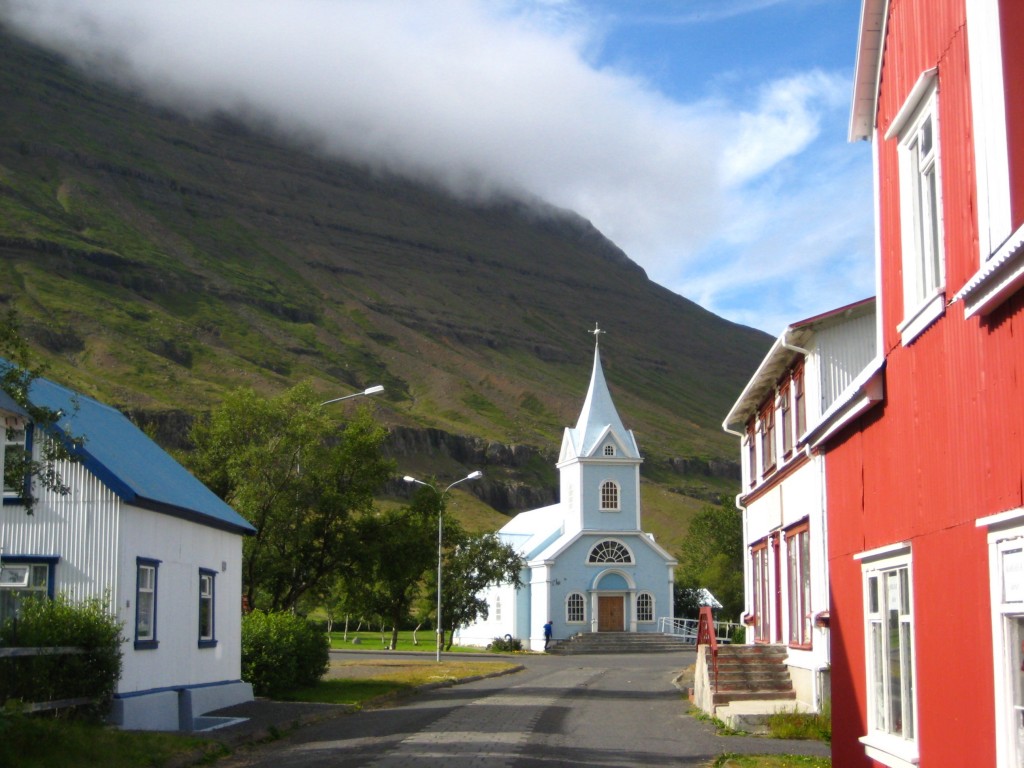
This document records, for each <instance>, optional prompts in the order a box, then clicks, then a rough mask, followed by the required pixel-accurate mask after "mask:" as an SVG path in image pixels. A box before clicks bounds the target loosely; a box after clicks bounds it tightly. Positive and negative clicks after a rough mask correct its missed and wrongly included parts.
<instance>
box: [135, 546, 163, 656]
mask: <svg viewBox="0 0 1024 768" xmlns="http://www.w3.org/2000/svg"><path fill="white" fill-rule="evenodd" d="M146 573H152V575H153V578H152V581H151V583H150V580H148V579H144V578H143V576H144V574H146ZM159 576H160V561H159V560H153V559H152V558H148V557H137V558H136V559H135V649H136V650H147V649H150V648H156V647H157V646H158V645H159V644H160V642H159V640H158V639H157V623H156V619H157V604H158V599H157V598H158V596H159V583H160V581H159ZM143 598H145V602H148V604H149V605H148V607H147V606H144V605H143V603H144V599H143ZM145 613H149V629H148V631H146V630H144V629H142V627H143V626H145V624H144V622H143V618H144V614H145Z"/></svg>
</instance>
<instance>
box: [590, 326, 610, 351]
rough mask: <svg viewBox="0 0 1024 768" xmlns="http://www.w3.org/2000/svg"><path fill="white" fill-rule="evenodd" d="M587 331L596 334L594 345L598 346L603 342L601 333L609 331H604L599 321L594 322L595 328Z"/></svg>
mask: <svg viewBox="0 0 1024 768" xmlns="http://www.w3.org/2000/svg"><path fill="white" fill-rule="evenodd" d="M587 333H592V334H594V346H597V345H599V344H600V343H601V334H602V333H608V331H602V330H601V328H600V326H599V325H598V324H597V323H594V330H592V331H587Z"/></svg>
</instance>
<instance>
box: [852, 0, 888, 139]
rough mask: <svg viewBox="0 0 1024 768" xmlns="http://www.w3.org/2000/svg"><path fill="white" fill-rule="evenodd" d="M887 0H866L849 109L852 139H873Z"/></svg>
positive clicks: (859, 33) (858, 35)
mask: <svg viewBox="0 0 1024 768" xmlns="http://www.w3.org/2000/svg"><path fill="white" fill-rule="evenodd" d="M888 5H889V2H888V0H863V2H862V4H861V8H860V29H859V31H858V34H857V61H856V64H855V65H854V74H853V106H852V109H851V110H850V129H849V135H848V138H849V140H850V141H870V140H871V139H872V137H873V135H874V129H875V115H876V114H877V109H878V84H879V78H880V76H881V71H882V48H883V45H884V41H885V19H886V16H887V13H886V11H887V9H888Z"/></svg>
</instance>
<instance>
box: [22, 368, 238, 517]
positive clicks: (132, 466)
mask: <svg viewBox="0 0 1024 768" xmlns="http://www.w3.org/2000/svg"><path fill="white" fill-rule="evenodd" d="M29 397H30V398H31V400H32V402H33V403H35V404H36V405H39V406H43V407H46V408H49V409H51V410H54V411H60V412H61V416H60V419H59V420H58V423H57V425H56V431H57V432H59V433H60V435H61V437H63V438H67V437H69V436H70V437H72V438H82V440H83V442H82V443H81V445H77V446H72V450H73V451H74V453H75V454H77V455H78V457H79V459H80V460H81V461H82V463H83V465H84V466H85V468H86V469H88V470H89V471H90V472H92V473H93V474H94V475H96V476H97V477H98V478H99V479H100V480H101V481H102V482H103V483H104V484H105V485H107V486H108V487H109V488H110V489H111V490H112V491H113V492H114V493H116V494H117V495H118V496H119V497H120V498H121V499H122V500H123V501H124V502H125V503H127V504H132V505H134V506H137V507H143V508H145V509H151V510H154V511H156V512H163V513H165V514H169V515H173V516H175V517H181V518H184V519H186V520H191V521H192V522H196V523H201V524H203V525H208V526H211V527H213V528H221V529H224V530H229V531H234V532H236V533H246V534H251V533H255V531H256V529H255V528H253V526H252V525H251V524H250V523H249V521H247V520H246V519H245V518H244V517H242V516H241V515H240V514H238V513H237V512H236V511H235V510H234V509H232V508H231V507H230V506H228V504H226V503H225V502H224V501H223V500H222V499H221V498H220V497H219V496H217V494H215V493H214V492H213V491H211V490H210V489H209V488H207V487H206V486H205V485H203V484H202V483H201V482H200V481H199V480H198V479H197V478H196V477H195V476H194V475H192V474H191V473H190V472H189V471H188V470H187V469H185V468H184V467H183V466H181V464H179V463H178V462H177V461H175V460H174V459H173V458H172V457H171V456H170V454H168V453H167V452H166V451H164V450H163V448H161V447H160V446H158V445H157V444H156V443H154V442H153V441H152V440H150V439H149V438H148V437H147V436H146V435H145V433H143V432H142V430H140V429H139V428H138V427H136V426H135V425H134V424H132V423H131V421H129V420H128V419H127V418H126V417H125V416H124V415H123V414H122V413H121V412H119V411H118V410H116V409H114V408H111V407H110V406H109V405H104V404H103V403H100V402H98V401H96V400H93V399H92V398H90V397H86V396H85V395H80V394H78V393H77V392H73V391H71V390H70V389H65V388H64V387H61V386H59V385H57V384H54V383H53V382H51V381H47V380H46V379H36V380H35V381H33V383H32V387H31V389H30V390H29Z"/></svg>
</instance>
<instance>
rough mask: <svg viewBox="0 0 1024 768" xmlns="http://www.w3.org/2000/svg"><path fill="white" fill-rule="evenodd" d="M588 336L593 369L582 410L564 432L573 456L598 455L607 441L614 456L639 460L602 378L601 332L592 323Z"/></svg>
mask: <svg viewBox="0 0 1024 768" xmlns="http://www.w3.org/2000/svg"><path fill="white" fill-rule="evenodd" d="M591 333H593V334H594V368H593V371H592V372H591V374H590V388H589V389H588V390H587V397H586V399H585V400H584V401H583V409H582V410H581V411H580V417H579V420H578V421H577V422H576V427H575V429H569V430H566V432H567V433H568V434H567V437H568V438H569V440H570V441H571V443H572V447H573V449H574V453H575V455H576V456H577V457H581V458H582V457H590V456H599V455H601V452H602V449H603V447H604V446H605V445H606V444H607V443H608V439H609V438H611V439H612V440H613V441H614V443H615V446H616V448H617V450H616V455H618V456H619V457H628V458H634V459H639V458H640V452H639V450H638V449H637V445H636V440H635V439H634V438H633V433H632V432H630V431H629V430H627V429H626V428H625V427H624V426H623V424H622V419H620V418H619V413H618V411H617V410H615V403H613V402H612V395H611V392H609V391H608V384H607V382H606V381H605V378H604V369H603V368H602V367H601V341H600V339H601V334H602V333H604V331H602V330H601V329H600V327H598V325H597V324H596V323H595V325H594V330H593V331H591ZM565 447H567V446H563V449H564V448H565ZM620 452H621V453H620Z"/></svg>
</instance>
